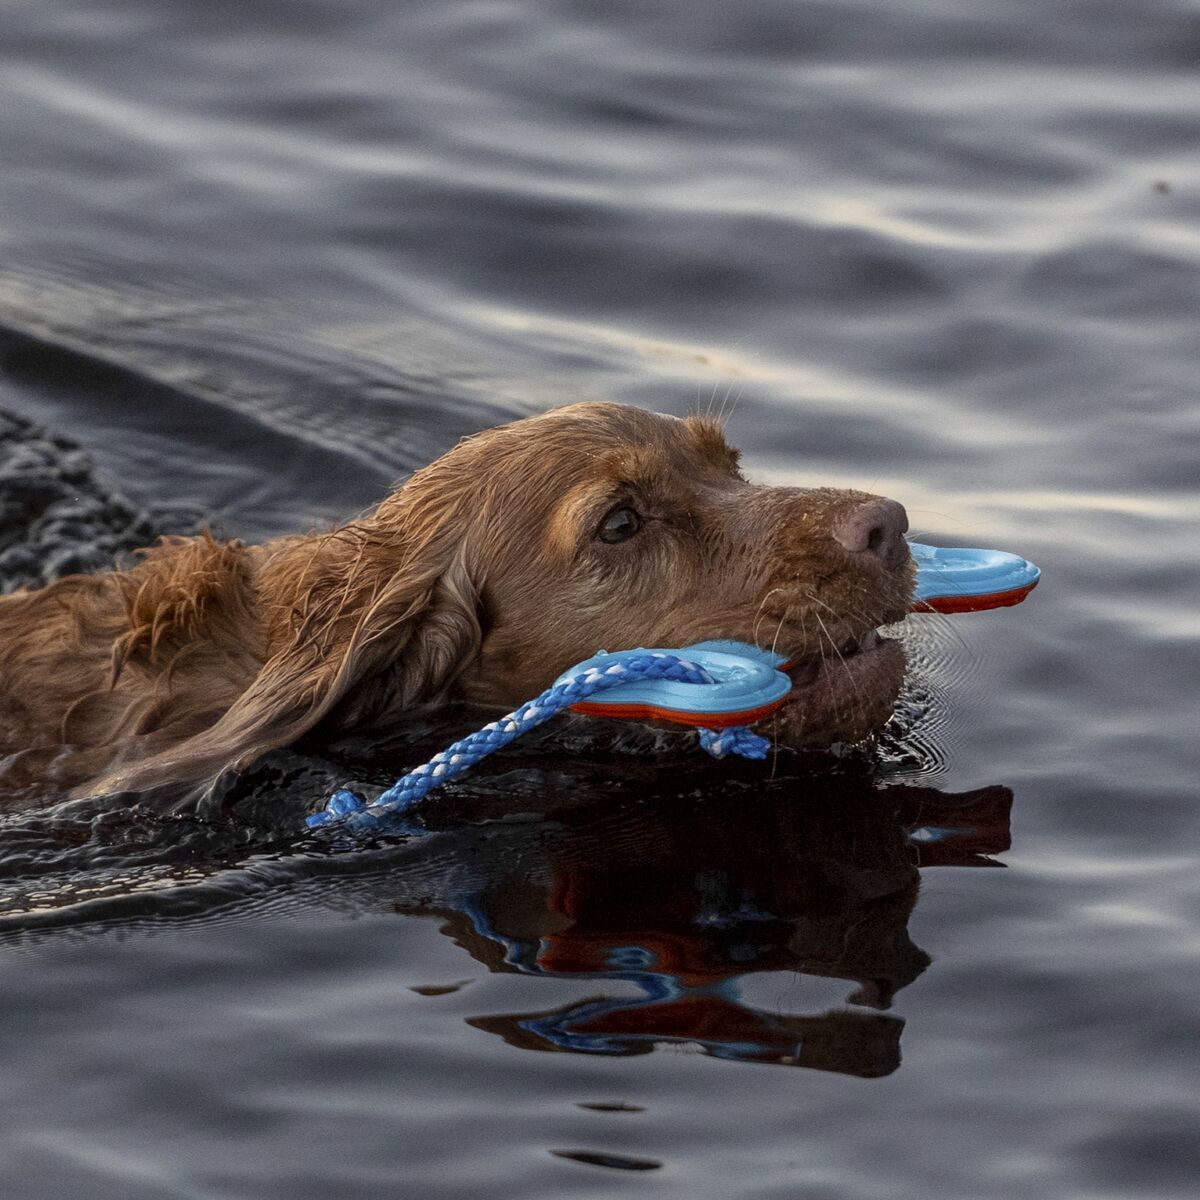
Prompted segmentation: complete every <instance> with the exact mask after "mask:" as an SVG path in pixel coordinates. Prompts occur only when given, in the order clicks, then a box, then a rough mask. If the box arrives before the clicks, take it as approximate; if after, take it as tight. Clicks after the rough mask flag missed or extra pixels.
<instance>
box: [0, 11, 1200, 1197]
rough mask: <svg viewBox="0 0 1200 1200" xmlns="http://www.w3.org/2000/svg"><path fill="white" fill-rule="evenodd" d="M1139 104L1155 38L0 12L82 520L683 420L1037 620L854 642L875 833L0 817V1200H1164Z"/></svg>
mask: <svg viewBox="0 0 1200 1200" xmlns="http://www.w3.org/2000/svg"><path fill="white" fill-rule="evenodd" d="M1198 54H1200V8H1198V7H1197V6H1196V5H1195V4H1194V3H1193V2H1191V0H1174V2H1172V0H1147V2H1145V3H1141V4H1138V5H1129V4H1117V3H1112V2H1107V0H1054V2H1053V3H1045V2H1043V3H1037V4H1034V3H1030V2H1028V0H999V2H997V0H991V2H989V3H987V4H982V3H964V2H963V0H956V2H954V3H950V2H945V3H943V2H939V0H922V2H921V3H918V4H910V5H904V6H896V5H894V4H885V3H880V2H879V0H843V2H841V3H835V2H833V0H828V2H826V3H791V4H788V3H773V2H770V0H752V2H751V3H747V4H743V5H737V6H732V7H731V6H718V5H700V6H698V5H694V4H693V5H684V4H672V3H662V4H656V5H650V6H647V5H644V4H638V5H633V4H616V3H612V2H611V0H610V2H609V3H607V4H604V5H598V4H590V3H584V2H579V3H572V4H562V3H559V4H538V3H534V2H532V0H512V2H502V0H494V2H491V3H484V2H482V0H480V2H477V3H459V4H454V5H446V4H438V5H434V4H430V3H421V2H414V3H406V4H402V5H395V4H392V5H384V4H375V3H371V2H369V0H358V2H355V0H343V2H342V3H338V4H333V3H329V2H328V0H304V2H300V0H293V3H289V4H284V3H280V2H275V3H269V4H267V3H263V4H258V5H253V6H247V5H232V4H228V5H227V4H207V5H204V6H196V5H192V4H185V3H182V2H170V0H154V2H150V0H124V2H117V0H86V2H84V0H63V2H61V3H57V4H54V5H45V4H42V5H34V4H17V3H11V2H10V3H6V4H3V5H0V155H2V162H3V171H2V172H0V354H2V355H3V374H2V375H0V407H4V408H7V409H9V410H12V411H16V412H20V413H22V414H24V415H26V416H29V417H32V418H33V419H35V420H38V421H40V422H42V423H43V424H46V425H48V426H50V427H51V428H52V429H54V430H55V431H57V432H59V433H63V434H66V435H68V436H70V437H72V438H74V439H75V440H77V441H79V442H81V443H82V444H84V445H85V446H86V447H87V448H88V450H89V451H90V452H91V453H92V454H93V455H94V457H95V458H96V460H97V462H98V464H99V467H100V469H101V471H102V472H103V473H106V477H107V478H108V479H109V480H110V481H111V482H112V485H113V486H115V487H119V488H120V490H122V491H123V492H124V493H125V494H126V495H128V496H129V497H130V499H131V500H132V501H133V502H134V503H135V504H140V505H146V506H150V505H155V504H162V503H164V502H167V501H171V502H176V503H179V504H182V505H184V506H185V507H186V506H188V505H192V506H198V507H200V508H201V509H202V510H203V511H205V512H207V513H209V514H211V517H212V519H213V520H214V522H215V523H216V524H217V525H218V526H219V527H221V528H223V529H224V530H226V531H227V532H229V533H231V534H236V535H238V536H242V537H247V538H260V537H265V536H269V535H271V534H274V533H277V532H281V531H284V530H290V529H294V528H298V527H304V526H306V525H310V524H315V523H321V522H325V521H330V520H335V519H337V518H338V517H344V516H346V515H348V514H350V513H353V512H354V511H356V510H357V509H358V508H360V507H362V506H364V505H366V504H368V503H370V502H371V501H372V500H373V499H375V498H377V497H378V496H379V495H380V494H381V493H382V492H383V491H384V490H385V489H386V488H387V487H388V486H390V484H391V482H392V481H393V480H394V479H395V478H396V477H398V476H399V475H401V474H403V473H404V472H405V471H407V470H409V469H410V468H412V467H413V466H415V465H417V464H419V463H422V462H424V461H427V460H428V459H429V458H430V457H432V456H433V455H435V454H437V453H438V452H439V451H441V450H442V449H444V448H445V447H447V446H448V445H450V444H451V443H452V442H453V441H454V440H455V439H456V438H457V437H459V436H460V435H461V434H463V433H465V432H468V431H471V430H474V429H476V428H480V427H482V426H484V425H487V424H491V423H494V422H495V421H499V420H504V419H507V418H509V417H512V416H517V415H521V414H524V413H527V412H533V411H537V410H539V409H541V408H543V407H546V406H548V405H551V404H554V403H559V402H563V401H568V400H575V399H581V398H586V397H604V398H608V399H616V400H623V401H626V402H630V403H636V404H642V405H647V406H653V407H656V408H661V409H665V410H668V411H675V412H685V411H688V410H690V409H692V408H693V407H695V406H696V405H697V403H699V404H701V405H706V404H708V403H709V402H710V401H713V400H714V399H715V403H716V404H717V405H718V406H721V405H724V407H725V408H726V409H727V410H731V416H730V421H729V426H730V433H731V437H732V439H733V440H734V441H735V442H737V443H739V444H740V445H741V446H742V447H743V448H744V450H745V451H746V463H747V466H748V468H749V470H750V471H751V473H752V474H753V475H755V476H756V477H758V478H760V479H764V480H768V481H772V482H786V483H812V482H821V483H832V484H844V485H853V486H861V487H866V488H868V489H870V490H874V491H881V492H886V493H888V494H890V495H894V496H896V497H898V498H899V499H901V500H903V501H904V502H905V503H906V504H907V506H908V508H909V511H910V514H911V515H912V517H913V524H914V527H915V529H916V531H917V532H919V533H920V534H921V535H923V536H924V537H925V538H926V539H927V540H943V541H953V542H959V543H963V544H976V545H996V546H1006V547H1010V548H1012V549H1015V550H1018V551H1019V552H1021V553H1023V554H1025V555H1027V556H1028V557H1030V558H1032V559H1034V560H1035V561H1037V562H1039V563H1040V564H1041V565H1042V567H1043V569H1044V571H1045V581H1044V583H1043V585H1042V586H1041V588H1039V590H1038V591H1037V593H1035V595H1034V596H1033V597H1032V599H1031V600H1030V601H1029V602H1028V603H1027V604H1026V605H1024V606H1023V607H1021V608H1019V609H1016V610H1012V611H1006V612H999V613H992V614H980V615H977V616H973V617H970V616H968V617H962V618H956V619H953V620H952V621H948V622H939V623H936V624H930V623H928V622H926V623H923V624H920V625H919V626H918V623H917V622H916V621H910V624H912V625H914V626H917V627H916V628H915V629H914V631H913V633H912V634H911V639H912V651H913V657H914V660H915V662H916V671H915V678H914V683H913V686H912V688H911V690H910V693H909V694H908V695H907V696H906V698H905V702H904V707H903V710H902V712H901V714H900V720H899V722H898V724H897V729H896V730H895V731H894V733H893V735H892V737H891V739H890V741H889V743H888V745H887V746H886V747H885V752H884V756H883V761H882V763H881V764H880V765H879V766H878V767H877V768H876V769H875V771H874V773H872V772H869V771H867V770H866V769H865V768H864V766H863V764H861V763H859V762H856V761H853V760H851V761H848V762H843V763H840V764H832V763H825V764H819V765H818V766H817V767H816V768H810V767H808V766H805V765H803V764H796V763H793V762H791V761H790V760H787V759H783V760H780V763H779V764H778V765H777V767H776V769H775V772H774V774H773V776H772V777H771V778H770V780H769V781H764V775H763V769H762V768H757V767H753V766H735V767H731V768H728V769H726V768H724V767H722V768H720V769H716V768H712V767H710V766H708V765H706V764H705V763H703V762H699V761H697V759H696V758H695V757H693V756H692V755H691V754H690V752H688V751H685V750H684V749H682V748H680V747H679V746H677V745H675V744H673V743H672V744H670V745H660V744H658V743H657V742H655V740H654V739H653V738H649V739H647V738H646V737H645V736H643V735H640V734H638V733H637V732H636V731H630V732H628V733H626V734H625V735H622V737H621V738H620V739H619V740H618V741H617V742H616V743H615V744H606V743H604V742H603V741H602V740H601V739H599V738H598V737H597V736H595V735H592V734H589V733H587V732H586V731H583V732H581V731H580V730H579V729H578V728H573V727H565V728H563V729H560V730H557V731H555V732H553V733H551V734H549V735H547V737H546V738H544V739H543V740H542V741H540V742H537V743H534V744H531V745H529V746H527V747H523V748H521V749H519V750H516V751H514V753H513V754H512V755H511V756H510V757H507V758H505V759H503V760H502V761H497V762H496V763H495V764H493V765H489V766H488V767H487V769H485V770H483V771H481V772H480V773H479V775H478V776H477V777H476V778H475V779H474V780H473V781H472V782H471V783H470V784H469V785H466V786H464V787H463V788H462V789H461V790H460V791H458V792H457V793H456V794H455V795H454V796H453V797H452V798H450V799H448V800H447V801H446V803H445V804H444V805H443V806H442V807H441V808H440V809H438V810H437V812H436V813H433V812H431V815H430V818H429V821H430V826H431V829H430V831H429V833H428V835H427V836H425V837H422V838H419V839H415V840H413V841H410V842H407V843H404V844H400V845H380V846H378V847H374V848H368V849H364V850H363V851H361V852H359V853H356V854H353V855H348V856H340V857H338V856H335V857H329V856H327V855H323V854H321V853H319V852H317V851H316V850H314V849H311V848H307V847H306V846H305V844H304V843H302V842H300V841H299V840H298V838H297V835H296V832H295V830H296V828H297V826H298V822H299V819H300V816H301V814H302V813H303V811H304V810H305V808H306V806H307V805H309V804H310V803H312V801H313V798H314V797H316V796H317V795H319V794H321V793H322V791H323V790H324V789H326V788H327V787H328V786H330V785H331V784H332V783H334V782H339V781H342V780H344V779H347V778H350V779H358V780H360V781H367V782H372V781H374V782H382V781H383V780H384V779H386V778H387V777H388V776H389V774H390V773H392V772H393V771H396V770H399V769H401V768H402V767H403V766H404V765H405V764H406V763H408V762H411V761H413V759H414V757H415V756H416V754H417V753H418V751H419V750H420V749H421V748H423V747H429V748H432V747H434V746H436V745H438V744H440V743H441V742H442V741H443V740H444V739H445V737H446V736H447V735H448V734H451V733H452V732H454V730H455V729H456V728H459V727H460V726H461V722H460V724H459V725H456V720H458V718H456V717H455V715H454V714H448V715H447V717H446V718H445V720H444V722H441V723H439V724H437V725H434V726H431V727H423V728H422V729H419V730H416V731H411V732H410V733H409V734H408V735H406V736H405V737H404V738H401V739H398V740H397V742H396V743H395V744H393V745H391V746H385V747H365V746H362V745H354V744H349V745H347V746H343V747H335V748H323V747H306V748H303V749H299V750H297V751H294V752H291V753H289V754H283V755H279V756H276V757H275V758H273V759H271V760H268V761H267V762H265V763H264V764H263V765H262V766H261V767H259V768H258V769H257V770H256V771H255V772H253V773H252V774H251V775H250V777H248V778H247V779H245V780H243V781H241V782H240V783H239V784H237V785H236V786H235V789H234V791H233V792H232V793H230V794H229V795H228V796H226V797H225V803H224V804H219V803H216V802H214V803H213V805H212V806H210V808H209V809H207V810H204V811H201V812H196V813H190V814H188V813H185V814H182V815H174V816H170V815H165V814H164V813H163V812H162V811H160V810H157V809H155V808H154V807H153V806H150V805H147V806H146V807H145V808H144V809H143V810H141V811H137V812H133V813H121V812H113V811H106V810H105V809H104V807H103V806H102V805H100V806H91V807H89V806H87V805H76V806H74V807H69V808H63V809H57V810H52V811H51V812H50V813H37V812H18V813H12V814H9V815H7V816H6V817H5V818H4V822H5V824H4V827H3V831H2V833H0V892H2V893H3V896H4V904H5V909H6V912H7V913H8V915H7V916H6V917H5V918H4V923H5V925H4V927H5V933H4V941H3V943H2V945H0V956H2V957H3V972H2V974H0V1004H2V1006H3V1011H4V1013H5V1017H6V1020H5V1035H4V1036H3V1039H2V1040H0V1064H2V1069H0V1081H2V1082H0V1105H2V1108H0V1112H2V1115H3V1120H2V1121H0V1172H2V1177H3V1184H4V1193H5V1195H6V1197H14V1198H20V1200H32V1198H35V1197H36V1198H41V1197H55V1198H57V1197H60V1196H63V1195H86V1196H88V1197H89V1198H97V1200H102V1198H105V1197H110V1196H111V1197H121V1198H122V1200H126V1198H129V1197H137V1198H139V1200H140V1198H142V1197H145V1198H151V1197H153V1198H156V1200H157V1198H159V1197H163V1198H166V1197H172V1198H174V1197H205V1198H209V1197H214V1198H215V1197H220V1198H222V1200H225V1198H227V1197H239V1198H240V1197H247V1198H250V1197H253V1198H255V1200H260V1198H263V1197H272V1196H286V1197H289V1200H290V1198H294V1197H297V1196H314V1197H316V1196H322V1197H326V1196H346V1197H351V1196H375V1195H380V1194H388V1195H400V1196H414V1197H421V1198H422V1200H425V1198H429V1197H439V1196H447V1197H455V1198H460V1197H469V1196H489V1197H496V1196H512V1197H521V1198H522V1200H525V1198H527V1197H538V1196H545V1197H561V1196H568V1195H570V1196H588V1197H608V1196H611V1195H618V1194H627V1193H629V1192H630V1191H640V1192H642V1193H645V1194H650V1195H654V1196H656V1197H658V1196H662V1197H675V1196H679V1197H689V1198H690V1197H698V1196H700V1197H714V1198H716V1197H727V1196H737V1197H745V1198H748V1200H749V1198H753V1200H767V1198H776V1197H778V1198H780V1200H782V1198H784V1197H786V1198H788V1200H792V1198H794V1197H822V1198H824V1197H853V1198H859V1197H863V1198H867V1197H872V1198H873V1197H888V1198H889V1200H899V1198H903V1197H910V1196H911V1197H921V1198H922V1200H926V1198H928V1197H942V1196H945V1197H948V1198H957V1197H961V1196H964V1195H971V1196H974V1197H982V1198H987V1197H1005V1198H1007V1197H1011V1196H1013V1195H1022V1196H1053V1197H1087V1198H1089V1200H1090V1198H1098V1197H1114V1198H1115V1197H1121V1198H1125V1197H1130V1196H1147V1197H1184V1196H1191V1195H1194V1194H1195V1192H1196V1190H1197V1179H1198V1175H1200V1152H1198V1151H1197V1146H1198V1145H1200V1140H1198V1139H1197V1138H1196V1125H1197V1117H1198V1115H1200V1105H1198V1103H1197V1088H1196V1080H1197V1067H1198V1066H1200V1062H1198V1061H1197V1059H1198V1057H1200V1055H1198V1054H1197V1050H1196V1044H1197V1041H1196V1036H1195V1034H1196V1029H1197V1004H1196V993H1197V986H1198V984H1200V962H1198V956H1197V951H1198V949H1200V946H1198V942H1197V932H1196V917H1197V910H1198V907H1200V885H1198V884H1197V878H1198V877H1200V876H1198V873H1197V867H1198V866H1200V854H1198V853H1197V851H1196V846H1197V844H1198V841H1200V816H1198V810H1197V805H1196V802H1195V779H1196V772H1197V766H1198V765H1200V764H1198V761H1197V759H1198V754H1197V751H1196V748H1195V735H1196V731H1197V728H1198V725H1200V723H1198V721H1197V717H1198V716H1200V705H1198V702H1197V699H1196V689H1195V680H1196V678H1197V669H1198V668H1200V654H1198V652H1197V644H1198V642H1197V634H1198V633H1200V618H1198V617H1197V615H1196V604H1195V598H1196V596H1197V594H1198V591H1200V578H1198V576H1200V567H1198V566H1197V555H1196V520H1197V517H1198V516H1200V496H1198V493H1197V487H1196V477H1197V463H1198V459H1200V409H1198V406H1197V402H1196V395H1195V378H1196V348H1197V342H1196V334H1195V322H1196V316H1197V311H1198V303H1200V274H1198V271H1197V265H1198V260H1200V239H1198V238H1197V233H1196V229H1197V218H1198V216H1200V167H1198V166H1197V159H1196V155H1195V146H1196V142H1197V136H1198V135H1200V118H1198V112H1200V84H1198V83H1197V79H1196V75H1195V63H1196V60H1197V55H1198ZM614 756H615V757H614ZM614 764H615V766H614ZM1010 842H1011V846H1010ZM998 864H1002V865H1003V867H1004V868H1006V869H996V868H997V865H998Z"/></svg>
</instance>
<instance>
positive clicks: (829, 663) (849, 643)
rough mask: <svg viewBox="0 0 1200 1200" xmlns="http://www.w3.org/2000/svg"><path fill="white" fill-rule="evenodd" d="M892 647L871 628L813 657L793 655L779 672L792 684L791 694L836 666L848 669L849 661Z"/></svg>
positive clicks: (890, 641) (891, 642) (881, 635)
mask: <svg viewBox="0 0 1200 1200" xmlns="http://www.w3.org/2000/svg"><path fill="white" fill-rule="evenodd" d="M894 644H895V643H894V641H893V639H892V638H886V637H884V636H883V634H881V633H880V632H879V630H878V629H872V630H870V631H868V632H867V633H865V634H863V635H862V637H857V638H847V639H846V640H845V641H843V642H842V643H840V644H839V645H836V646H833V645H831V646H828V647H826V648H825V649H823V650H821V651H819V652H818V653H816V654H812V653H808V654H797V655H794V656H792V657H791V658H789V659H788V660H787V662H785V663H784V664H783V666H781V667H780V668H779V669H780V670H781V671H783V672H784V673H785V674H786V675H787V676H788V678H789V679H790V680H791V681H792V689H793V691H795V690H796V689H797V688H803V687H807V686H808V685H809V684H811V683H815V682H816V680H817V678H818V677H819V676H820V675H821V673H822V671H824V670H826V669H828V668H830V667H837V665H838V664H839V663H840V664H841V665H842V666H843V667H848V666H849V664H850V663H851V661H852V660H854V659H858V658H861V657H864V656H868V655H872V654H876V653H878V652H879V650H880V648H881V647H884V646H890V645H894Z"/></svg>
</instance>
